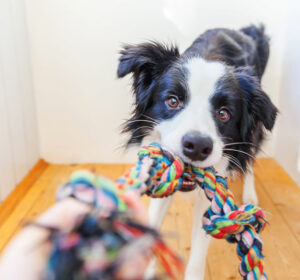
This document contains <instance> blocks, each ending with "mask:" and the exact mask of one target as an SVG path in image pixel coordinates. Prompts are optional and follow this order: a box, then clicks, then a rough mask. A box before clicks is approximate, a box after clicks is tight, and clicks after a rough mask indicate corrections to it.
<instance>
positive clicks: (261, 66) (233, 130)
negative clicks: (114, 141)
mask: <svg viewBox="0 0 300 280" xmlns="http://www.w3.org/2000/svg"><path fill="white" fill-rule="evenodd" d="M268 56H269V39H268V37H267V36H266V35H265V34H264V28H263V27H262V26H261V27H256V26H253V25H252V26H249V27H246V28H243V29H241V30H239V31H234V30H229V29H224V28H218V29H211V30H208V31H206V32H205V33H203V34H202V35H201V36H199V37H198V38H197V39H196V40H195V41H194V42H193V44H192V45H191V46H190V47H189V48H188V49H187V50H186V51H185V52H184V53H183V54H180V53H179V51H178V49H177V47H175V46H167V45H164V44H160V43H157V42H148V43H144V44H139V45H127V46H125V47H124V49H123V50H122V51H121V57H120V61H119V68H118V77H124V76H125V75H127V74H132V78H133V92H134V95H135V107H134V111H133V115H132V117H131V119H130V120H128V121H127V122H126V124H125V128H124V131H125V132H128V133H130V139H129V141H128V144H140V143H142V142H143V144H145V143H146V144H147V143H148V142H150V141H153V140H155V141H158V142H160V143H161V144H162V145H163V147H165V148H166V149H168V150H171V151H172V152H173V153H175V154H177V155H179V156H180V157H181V158H182V159H183V160H185V161H186V162H189V163H192V164H194V165H196V166H199V167H209V166H214V167H215V168H216V170H217V171H218V172H219V173H220V174H221V175H226V174H227V172H228V171H241V172H242V173H244V192H243V199H244V201H245V202H252V203H257V196H256V192H255V188H254V177H253V169H252V161H253V159H254V158H255V155H256V153H257V152H258V150H259V148H260V146H261V143H262V141H263V139H264V135H265V130H269V131H271V130H272V128H273V126H274V122H275V119H276V115H277V109H276V107H275V106H274V105H273V104H272V102H271V100H270V98H269V97H268V96H267V95H266V93H265V92H264V91H263V90H262V88H261V78H262V75H263V73H264V70H265V67H266V64H267V61H268ZM197 141H198V142H197ZM194 197H195V207H194V209H195V210H194V212H195V215H194V217H195V218H194V225H193V233H192V244H191V245H192V246H191V257H190V262H189V264H188V266H187V270H186V277H185V279H189V280H191V279H203V277H204V271H205V256H206V252H207V248H208V244H209V238H208V237H207V236H206V235H205V233H204V231H203V230H202V225H201V217H202V215H201V214H202V213H203V212H204V211H205V209H206V208H207V206H208V202H207V201H206V198H204V196H203V194H201V193H200V192H199V191H198V190H195V191H194ZM171 201H172V197H169V198H166V199H156V200H152V201H151V203H150V210H149V216H150V222H151V223H152V225H154V226H156V227H160V226H161V224H162V222H163V220H164V217H165V215H166V213H167V211H168V208H169V206H170V204H171Z"/></svg>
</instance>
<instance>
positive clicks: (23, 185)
mask: <svg viewBox="0 0 300 280" xmlns="http://www.w3.org/2000/svg"><path fill="white" fill-rule="evenodd" d="M48 165H49V164H48V163H47V162H45V161H44V160H42V159H40V160H39V161H38V162H37V163H36V165H35V166H34V167H33V168H32V169H31V170H30V171H29V173H28V174H27V175H26V176H25V178H24V179H23V180H22V181H21V182H20V183H19V184H18V185H17V186H16V187H15V189H14V190H13V191H12V192H11V194H9V196H8V197H7V198H6V199H5V201H3V202H2V203H1V204H0V228H1V225H2V224H3V222H4V221H5V220H7V217H8V216H9V215H10V214H11V213H12V211H13V210H14V209H15V208H16V206H17V205H18V203H19V202H20V201H21V200H22V199H23V198H24V196H25V194H26V193H27V192H28V190H29V189H30V188H31V187H32V186H33V184H34V183H35V182H36V181H37V180H38V179H39V178H40V177H41V175H42V174H43V172H44V171H45V170H46V168H47V167H48Z"/></svg>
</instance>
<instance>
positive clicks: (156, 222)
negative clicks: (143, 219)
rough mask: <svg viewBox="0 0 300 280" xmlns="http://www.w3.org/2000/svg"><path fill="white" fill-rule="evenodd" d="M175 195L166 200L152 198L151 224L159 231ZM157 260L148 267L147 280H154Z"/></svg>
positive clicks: (152, 261)
mask: <svg viewBox="0 0 300 280" xmlns="http://www.w3.org/2000/svg"><path fill="white" fill-rule="evenodd" d="M173 198H174V195H171V196H169V197H166V198H151V200H150V205H149V209H148V215H149V223H150V225H151V226H152V227H154V228H155V229H157V230H159V229H160V227H161V226H162V223H163V221H164V219H165V217H166V214H167V213H168V210H169V208H170V206H171V204H172V201H173ZM155 270H156V259H155V258H153V259H152V260H151V262H150V264H149V265H148V268H147V271H146V274H145V279H152V278H153V277H154V275H155Z"/></svg>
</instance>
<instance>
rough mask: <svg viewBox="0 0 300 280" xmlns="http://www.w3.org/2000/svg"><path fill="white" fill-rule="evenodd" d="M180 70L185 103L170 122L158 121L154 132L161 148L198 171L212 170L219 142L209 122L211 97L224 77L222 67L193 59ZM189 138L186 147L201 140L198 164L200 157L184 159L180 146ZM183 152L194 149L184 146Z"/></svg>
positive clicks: (219, 153)
mask: <svg viewBox="0 0 300 280" xmlns="http://www.w3.org/2000/svg"><path fill="white" fill-rule="evenodd" d="M183 68H184V69H185V73H186V86H187V103H186V104H185V105H184V108H183V109H182V110H181V111H180V112H178V113H177V114H176V115H175V116H174V117H173V118H171V119H167V120H163V121H161V122H160V123H159V124H158V125H157V126H155V128H154V129H156V130H157V131H159V134H160V141H161V144H162V145H163V146H164V147H165V148H166V149H169V150H170V151H172V152H173V153H175V154H177V155H179V156H180V157H182V158H183V159H184V160H185V161H186V162H189V163H193V164H194V165H196V166H198V167H208V166H213V165H214V164H216V163H218V162H219V161H220V159H221V157H222V149H223V142H222V140H221V138H220V136H219V135H218V131H217V127H216V123H215V120H214V118H213V111H214V108H213V107H212V104H211V97H212V95H213V94H214V93H215V90H216V83H217V81H218V80H219V79H220V77H222V76H223V75H224V74H225V66H224V65H223V64H221V63H220V62H211V61H205V60H204V59H202V58H200V57H196V58H192V59H190V60H188V61H187V62H186V63H185V64H184V65H183ZM190 134H192V135H191V137H190V138H191V139H190V140H191V141H190V142H191V143H190V145H193V142H194V141H193V138H195V137H196V139H195V141H197V139H200V142H201V138H202V139H204V143H202V147H199V149H204V150H205V149H207V151H206V156H205V155H204V156H203V157H202V160H201V159H200V158H201V156H200V157H197V155H196V156H195V157H193V156H192V157H188V156H187V155H189V153H185V152H184V149H185V147H184V145H185V144H187V143H184V139H185V137H186V136H187V135H190ZM210 140H211V141H210ZM186 142H189V141H188V140H187V141H186ZM202 142H203V141H202ZM205 142H208V143H205ZM194 145H197V143H194ZM200 145H201V143H200ZM208 146H209V147H208ZM187 148H190V150H191V149H196V147H192V146H190V147H188V144H187ZM199 152H200V153H201V151H199ZM204 152H205V151H204ZM204 154H205V153H204Z"/></svg>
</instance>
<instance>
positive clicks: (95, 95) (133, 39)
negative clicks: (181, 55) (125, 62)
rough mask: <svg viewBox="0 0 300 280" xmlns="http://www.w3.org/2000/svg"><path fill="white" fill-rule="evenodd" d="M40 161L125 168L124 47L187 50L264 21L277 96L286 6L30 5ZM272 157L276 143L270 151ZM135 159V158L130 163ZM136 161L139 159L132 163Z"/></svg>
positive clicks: (256, 0) (174, 0)
mask: <svg viewBox="0 0 300 280" xmlns="http://www.w3.org/2000/svg"><path fill="white" fill-rule="evenodd" d="M25 3H26V9H27V19H28V26H29V38H30V50H31V57H32V68H33V77H34V88H35V92H36V101H37V110H38V116H39V117H38V128H39V138H40V148H41V156H42V157H43V158H45V159H46V160H48V161H51V162H65V163H72V162H124V161H127V160H128V158H126V157H124V156H123V155H122V154H121V153H120V152H116V151H115V147H117V146H118V145H119V144H121V143H122V139H121V137H120V134H119V129H120V127H119V126H120V124H121V123H122V120H123V119H124V118H126V117H128V114H129V111H130V104H131V102H132V99H131V95H130V93H129V92H130V85H129V84H130V83H129V79H124V80H120V81H118V80H116V69H117V62H118V50H119V49H120V46H121V43H123V42H129V43H137V42H142V41H145V40H148V39H157V40H162V41H164V42H177V43H178V44H179V46H180V49H181V50H184V48H186V47H187V46H188V45H189V44H191V42H192V41H193V40H194V39H195V37H196V36H197V35H199V34H200V33H201V32H203V31H204V30H206V29H207V28H213V27H232V28H240V27H242V26H245V25H248V24H250V23H260V22H263V23H265V24H266V26H267V32H268V34H270V36H271V37H272V41H271V44H272V46H271V50H272V51H271V58H270V63H269V67H268V69H267V73H266V75H265V77H264V80H263V83H264V86H265V89H266V91H267V92H268V93H269V94H270V95H271V97H272V99H273V100H274V102H275V103H277V102H278V98H279V85H280V81H281V76H282V73H281V68H282V67H281V65H282V46H283V45H282V44H283V40H282V37H283V30H284V20H285V19H284V13H285V5H286V4H285V1H284V0H278V1H269V0H252V1H240V0H227V1H224V0H219V1H217V0H210V1H207V0H152V1H149V0H127V1H124V0H113V1H107V0H106V1H104V0H43V1H41V0H25ZM265 150H266V152H267V154H268V155H270V156H271V155H273V151H274V143H273V142H270V143H269V144H268V145H267V147H266V149H265ZM131 158H132V157H131ZM133 158H134V157H133Z"/></svg>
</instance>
